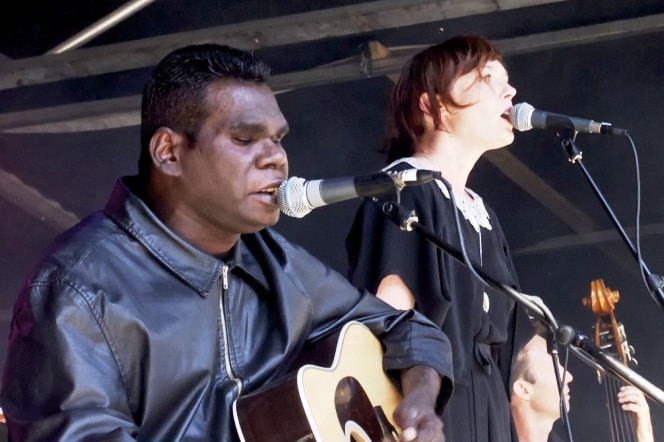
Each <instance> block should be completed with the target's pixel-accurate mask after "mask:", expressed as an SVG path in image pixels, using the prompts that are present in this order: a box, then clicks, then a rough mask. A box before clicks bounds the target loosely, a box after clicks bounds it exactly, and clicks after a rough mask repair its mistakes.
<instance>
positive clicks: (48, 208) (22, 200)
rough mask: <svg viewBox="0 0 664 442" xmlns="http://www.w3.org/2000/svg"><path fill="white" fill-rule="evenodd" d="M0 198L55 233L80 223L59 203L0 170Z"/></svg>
mask: <svg viewBox="0 0 664 442" xmlns="http://www.w3.org/2000/svg"><path fill="white" fill-rule="evenodd" d="M0 197H2V198H4V199H6V200H7V201H9V202H10V203H12V204H14V205H15V206H16V207H18V208H19V209H22V210H23V211H24V212H26V213H27V214H28V215H31V216H33V217H34V218H36V219H38V220H40V221H41V222H43V223H44V224H46V225H48V226H49V227H51V228H53V230H55V231H56V232H62V231H64V230H67V229H69V228H70V227H72V226H73V225H74V224H76V223H77V222H79V221H80V220H79V218H78V217H77V216H76V215H74V214H73V213H72V212H69V211H68V210H65V209H64V208H63V207H62V206H61V205H60V203H58V202H57V201H54V200H51V199H48V198H46V197H45V196H44V195H42V194H41V192H39V191H38V190H37V189H35V188H34V187H31V186H29V185H27V184H25V183H24V182H23V181H21V180H20V178H18V177H17V176H16V175H14V174H12V173H9V172H7V171H5V170H3V169H0Z"/></svg>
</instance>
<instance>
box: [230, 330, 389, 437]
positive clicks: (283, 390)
mask: <svg viewBox="0 0 664 442" xmlns="http://www.w3.org/2000/svg"><path fill="white" fill-rule="evenodd" d="M326 345H327V346H329V343H328V344H325V343H323V344H321V345H320V346H316V347H314V349H313V350H312V351H311V354H312V355H316V354H320V353H321V352H328V353H329V351H328V349H326V348H325V346H326ZM333 355H334V358H333V360H332V363H331V364H330V365H329V366H327V365H326V366H322V365H316V364H311V363H308V364H305V365H302V366H301V367H300V368H298V369H297V370H296V371H294V372H293V373H291V374H289V375H287V376H286V377H284V378H283V379H279V380H278V381H276V382H275V383H274V384H270V385H267V386H265V387H263V388H261V389H259V390H257V391H255V392H252V393H251V394H248V395H246V396H242V397H240V398H239V399H238V400H237V401H236V402H235V403H234V405H233V414H234V419H235V425H236V427H237V429H238V434H239V435H240V439H241V440H242V441H246V442H264V441H271V442H272V441H274V442H294V441H297V442H305V441H317V442H343V441H347V442H351V441H354V442H376V441H383V442H392V441H396V440H397V437H398V435H397V429H396V424H395V423H394V422H393V420H392V413H393V411H394V409H395V408H396V406H397V405H398V403H399V402H400V400H401V398H402V397H401V394H400V393H399V391H398V390H397V389H396V387H395V386H394V384H393V383H392V382H391V381H390V379H389V378H388V377H387V375H386V374H385V372H384V371H383V369H382V359H383V350H382V346H381V344H380V341H378V339H377V338H376V337H375V336H374V335H373V333H372V332H371V331H370V330H369V329H368V328H367V327H366V326H364V325H363V324H361V323H359V322H349V323H347V324H346V325H345V326H344V327H343V328H342V329H341V331H340V333H339V337H338V339H337V340H336V346H335V349H334V352H333Z"/></svg>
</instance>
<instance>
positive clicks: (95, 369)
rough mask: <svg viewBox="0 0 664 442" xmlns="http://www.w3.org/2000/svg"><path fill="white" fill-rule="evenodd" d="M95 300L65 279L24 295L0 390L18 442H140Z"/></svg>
mask: <svg viewBox="0 0 664 442" xmlns="http://www.w3.org/2000/svg"><path fill="white" fill-rule="evenodd" d="M90 299H91V298H90V297H89V296H88V295H86V293H85V292H84V291H82V290H80V289H79V288H77V287H75V286H74V285H73V284H69V283H66V282H63V281H61V280H59V281H58V282H57V283H54V284H46V283H44V284H39V283H34V284H33V285H32V286H28V287H26V288H25V289H24V290H23V291H22V292H21V293H20V295H19V297H18V299H17V301H16V304H15V306H14V316H13V318H12V323H11V330H10V335H9V345H8V350H7V360H6V363H5V367H4V372H3V376H2V394H1V404H2V407H3V411H4V413H5V416H6V419H7V426H8V430H9V436H10V438H11V439H12V440H21V441H37V440H40V441H41V440H83V439H86V440H108V441H126V440H134V439H133V437H132V434H133V433H135V432H136V429H137V428H136V425H135V423H134V422H133V419H132V417H131V413H130V411H129V407H128V404H127V398H126V395H125V388H124V384H123V378H122V374H121V369H122V367H121V365H120V364H119V360H118V359H117V357H116V354H115V349H114V348H113V344H112V341H111V340H109V339H108V338H109V337H108V336H107V332H106V330H105V329H104V326H103V323H102V322H101V315H100V312H99V311H96V309H95V308H94V307H93V306H92V304H91V303H90Z"/></svg>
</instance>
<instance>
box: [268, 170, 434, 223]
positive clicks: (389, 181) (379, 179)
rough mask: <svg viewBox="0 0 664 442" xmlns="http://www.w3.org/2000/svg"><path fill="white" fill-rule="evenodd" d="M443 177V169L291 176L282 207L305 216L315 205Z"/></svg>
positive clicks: (283, 192) (279, 196) (279, 192)
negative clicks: (318, 177) (320, 177)
mask: <svg viewBox="0 0 664 442" xmlns="http://www.w3.org/2000/svg"><path fill="white" fill-rule="evenodd" d="M434 179H442V175H441V174H440V172H437V171H433V170H423V169H407V170H402V171H397V172H379V173H374V174H371V175H365V176H359V177H346V178H332V179H326V180H311V181H306V180H305V179H303V178H298V177H291V178H288V179H287V180H286V181H284V182H283V183H281V185H280V186H279V189H277V203H278V204H279V209H280V210H281V211H282V212H283V213H284V214H285V215H288V216H292V217H295V218H302V217H303V216H304V215H306V214H308V213H309V212H311V211H312V210H313V209H315V208H317V207H321V206H325V205H328V204H332V203H336V202H339V201H345V200H348V199H351V198H358V197H365V196H375V195H381V194H384V193H386V192H388V191H390V190H392V189H394V188H397V189H399V190H400V189H402V188H403V187H405V186H418V185H420V184H424V183H428V182H429V181H432V180H434Z"/></svg>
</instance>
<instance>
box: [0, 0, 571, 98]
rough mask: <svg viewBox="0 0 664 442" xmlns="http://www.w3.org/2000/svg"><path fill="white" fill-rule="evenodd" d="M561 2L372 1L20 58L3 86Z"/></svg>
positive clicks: (3, 75)
mask: <svg viewBox="0 0 664 442" xmlns="http://www.w3.org/2000/svg"><path fill="white" fill-rule="evenodd" d="M558 1H563V0H439V1H431V0H380V1H371V2H366V3H359V4H356V5H349V6H343V7H338V8H330V9H323V10H318V11H311V12H305V13H301V14H293V15H287V16H281V17H275V18H269V19H264V20H255V21H250V22H245V23H236V24H231V25H224V26H217V27H213V28H207V29H201V30H197V31H190V32H182V33H176V34H168V35H163V36H159V37H152V38H145V39H141V40H134V41H130V42H124V43H117V44H112V45H104V46H96V47H91V48H86V49H79V50H75V51H70V52H66V53H63V54H48V55H43V56H39V57H30V58H25V59H21V60H15V61H12V62H9V63H3V64H2V66H0V90H4V89H13V88H17V87H22V86H28V85H36V84H42V83H49V82H54V81H60V80H66V79H72V78H80V77H87V76H90V75H99V74H106V73H111V72H121V71H126V70H130V69H138V68H145V67H150V66H154V65H156V64H157V63H158V62H159V60H161V59H162V58H163V57H164V56H165V55H166V54H167V53H168V52H170V51H172V50H174V49H176V48H179V47H181V46H182V42H187V43H189V44H194V43H212V42H215V43H222V44H227V45H230V46H234V47H237V48H240V49H245V50H255V49H260V48H265V47H273V46H282V45H288V44H293V43H303V42H308V41H313V40H320V39H324V38H331V37H342V36H347V35H355V34H362V33H366V32H372V31H377V30H382V29H390V28H396V27H400V26H409V25H414V24H420V23H427V22H432V21H441V20H446V19H452V18H458V17H463V16H468V15H473V14H483V13H490V12H498V11H505V10H509V9H515V8H521V7H526V6H534V5H541V4H547V3H554V2H558Z"/></svg>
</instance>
